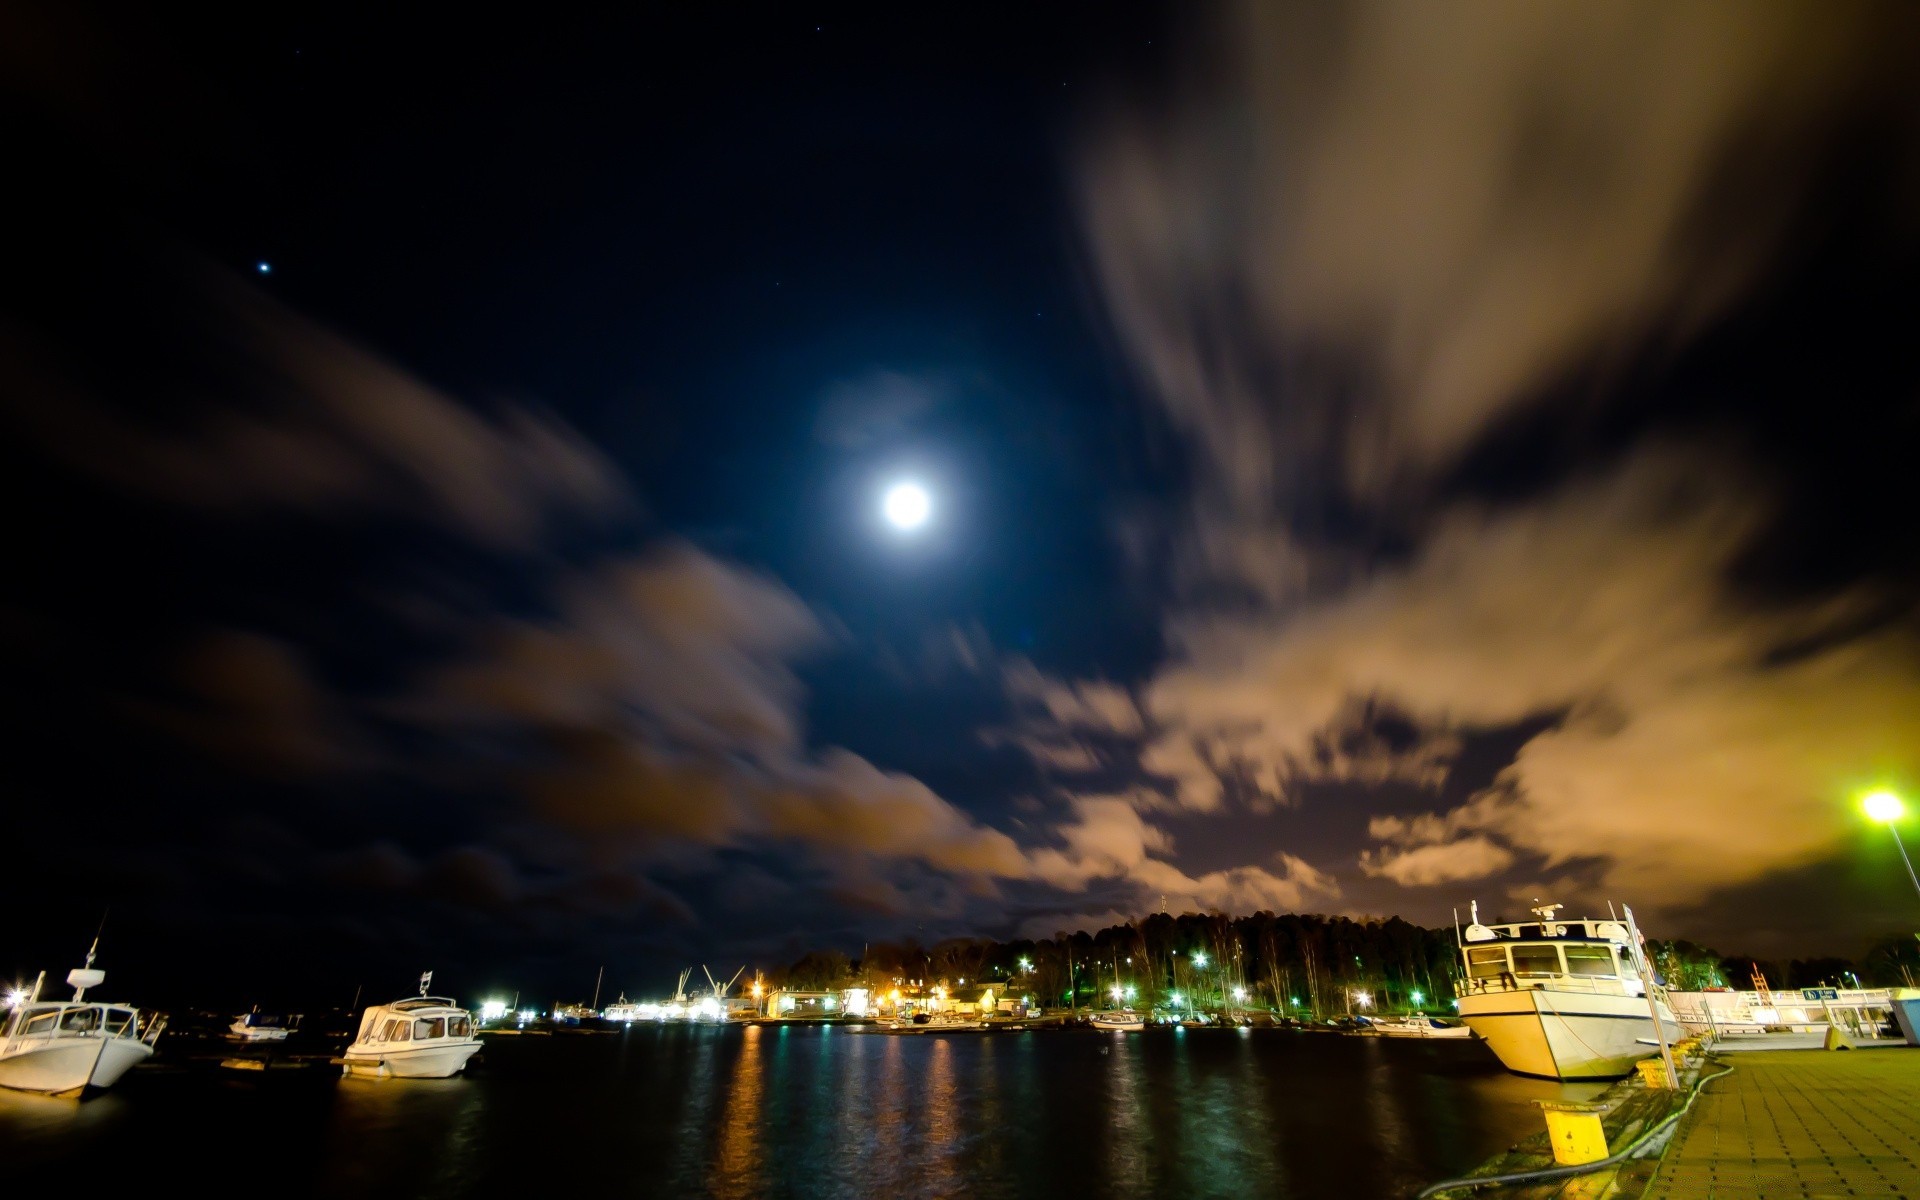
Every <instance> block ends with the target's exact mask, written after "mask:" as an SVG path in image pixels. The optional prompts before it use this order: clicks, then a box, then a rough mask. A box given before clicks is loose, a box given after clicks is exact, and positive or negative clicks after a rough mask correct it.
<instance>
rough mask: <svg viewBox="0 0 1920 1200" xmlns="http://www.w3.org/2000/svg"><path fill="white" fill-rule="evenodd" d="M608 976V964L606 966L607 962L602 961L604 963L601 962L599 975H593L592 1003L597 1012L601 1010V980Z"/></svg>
mask: <svg viewBox="0 0 1920 1200" xmlns="http://www.w3.org/2000/svg"><path fill="white" fill-rule="evenodd" d="M606 977H607V966H606V964H605V963H602V964H600V973H599V974H598V975H595V976H594V977H593V1004H592V1008H593V1011H595V1012H599V1011H600V981H601V980H603V979H605V978H606Z"/></svg>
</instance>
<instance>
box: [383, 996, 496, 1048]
mask: <svg viewBox="0 0 1920 1200" xmlns="http://www.w3.org/2000/svg"><path fill="white" fill-rule="evenodd" d="M472 1036H473V1016H472V1014H470V1013H469V1012H467V1010H466V1009H464V1008H461V1007H460V1006H459V1005H458V1004H455V1003H454V1002H453V1001H452V1000H449V999H447V998H446V997H445V996H415V997H413V998H411V999H408V1000H400V1001H396V1002H395V1003H392V1004H377V1005H375V1006H373V1007H372V1008H369V1009H368V1010H367V1011H366V1014H365V1015H364V1016H362V1017H361V1018H360V1036H359V1037H358V1038H357V1039H356V1042H357V1043H362V1044H366V1045H381V1044H386V1045H392V1044H394V1043H397V1042H431V1041H439V1040H442V1039H446V1038H470V1037H472Z"/></svg>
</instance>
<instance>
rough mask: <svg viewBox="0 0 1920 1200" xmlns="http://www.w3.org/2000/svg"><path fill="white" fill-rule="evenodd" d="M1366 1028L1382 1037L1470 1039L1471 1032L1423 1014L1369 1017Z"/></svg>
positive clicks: (1460, 1026)
mask: <svg viewBox="0 0 1920 1200" xmlns="http://www.w3.org/2000/svg"><path fill="white" fill-rule="evenodd" d="M1367 1028H1368V1030H1369V1031H1370V1032H1372V1033H1377V1034H1379V1035H1380V1036H1382V1037H1415V1038H1470V1037H1472V1036H1473V1030H1471V1029H1469V1028H1467V1027H1466V1026H1465V1025H1449V1024H1447V1023H1446V1022H1445V1021H1442V1020H1439V1019H1438V1018H1436V1017H1429V1016H1427V1015H1426V1014H1425V1013H1414V1014H1413V1015H1412V1016H1410V1017H1370V1018H1368V1019H1367Z"/></svg>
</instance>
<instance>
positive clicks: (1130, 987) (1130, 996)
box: [1127, 984, 1139, 1000]
mask: <svg viewBox="0 0 1920 1200" xmlns="http://www.w3.org/2000/svg"><path fill="white" fill-rule="evenodd" d="M1137 995H1139V991H1138V989H1136V988H1135V987H1134V986H1133V985H1132V984H1128V985H1127V999H1129V1000H1131V999H1133V998H1134V997H1135V996H1137Z"/></svg>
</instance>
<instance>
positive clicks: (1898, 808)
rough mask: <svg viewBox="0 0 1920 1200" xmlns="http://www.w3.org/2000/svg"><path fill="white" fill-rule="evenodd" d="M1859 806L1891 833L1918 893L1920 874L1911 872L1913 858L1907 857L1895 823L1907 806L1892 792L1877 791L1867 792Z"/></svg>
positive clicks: (1914, 888) (1917, 893) (1919, 892)
mask: <svg viewBox="0 0 1920 1200" xmlns="http://www.w3.org/2000/svg"><path fill="white" fill-rule="evenodd" d="M1861 807H1862V808H1864V809H1866V810H1867V815H1868V816H1869V817H1872V818H1873V819H1874V820H1876V821H1878V822H1880V823H1881V824H1882V825H1885V826H1886V827H1887V832H1888V833H1891V834H1892V835H1893V844H1894V845H1896V846H1898V847H1899V848H1900V861H1901V862H1903V863H1905V864H1907V878H1908V879H1911V880H1912V881H1913V890H1914V894H1916V895H1920V875H1916V874H1914V873H1913V860H1912V859H1911V858H1908V857H1907V844H1906V843H1905V842H1903V841H1901V840H1900V827H1899V826H1898V825H1897V824H1895V822H1897V821H1898V820H1899V819H1900V818H1901V817H1903V816H1905V815H1906V812H1907V806H1906V805H1905V804H1902V803H1901V802H1900V797H1898V796H1896V795H1894V794H1893V793H1892V792H1889V791H1878V792H1871V793H1868V795H1867V798H1866V799H1865V800H1863V801H1861Z"/></svg>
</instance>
